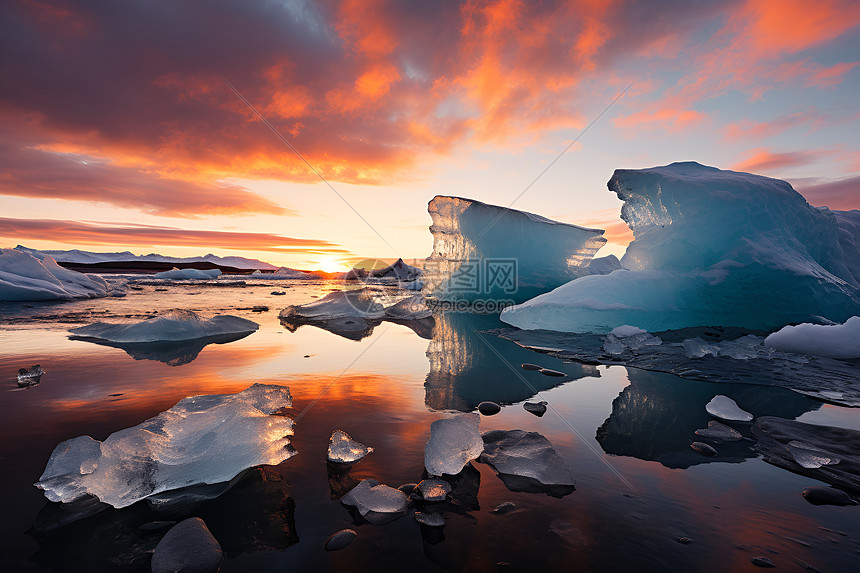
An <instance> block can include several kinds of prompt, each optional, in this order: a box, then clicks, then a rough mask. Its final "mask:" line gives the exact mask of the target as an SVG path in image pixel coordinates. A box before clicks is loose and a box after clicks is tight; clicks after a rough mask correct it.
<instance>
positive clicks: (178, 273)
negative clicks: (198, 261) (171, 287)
mask: <svg viewBox="0 0 860 573" xmlns="http://www.w3.org/2000/svg"><path fill="white" fill-rule="evenodd" d="M219 276H221V271H220V270H219V269H190V268H189V269H177V268H176V267H174V268H172V269H170V270H169V271H162V272H160V273H155V274H154V275H152V278H154V279H166V280H171V281H178V280H187V279H193V280H202V281H206V280H210V279H217V278H218V277H219Z"/></svg>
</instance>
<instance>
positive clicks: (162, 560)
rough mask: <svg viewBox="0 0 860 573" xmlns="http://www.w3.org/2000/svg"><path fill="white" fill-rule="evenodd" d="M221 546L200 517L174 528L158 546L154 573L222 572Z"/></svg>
mask: <svg viewBox="0 0 860 573" xmlns="http://www.w3.org/2000/svg"><path fill="white" fill-rule="evenodd" d="M221 560H222V553H221V545H219V544H218V540H216V539H215V538H214V537H212V534H211V533H210V532H209V528H207V527H206V524H205V523H204V522H203V520H202V519H200V518H199V517H190V518H188V519H186V520H185V521H181V522H179V523H178V524H176V525H174V526H173V527H172V528H171V529H170V531H168V532H167V534H166V535H165V536H164V537H163V538H162V539H161V541H159V542H158V545H156V546H155V552H154V553H153V554H152V573H177V572H182V573H210V572H211V573H214V572H217V571H218V570H219V569H220V568H221Z"/></svg>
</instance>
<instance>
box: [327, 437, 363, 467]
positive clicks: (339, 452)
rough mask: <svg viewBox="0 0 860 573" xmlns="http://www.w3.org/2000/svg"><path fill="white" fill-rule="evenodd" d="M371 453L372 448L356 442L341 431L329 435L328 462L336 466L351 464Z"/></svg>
mask: <svg viewBox="0 0 860 573" xmlns="http://www.w3.org/2000/svg"><path fill="white" fill-rule="evenodd" d="M372 451H373V448H371V447H370V446H365V445H364V444H360V443H358V442H356V441H355V440H353V439H352V438H351V437H350V436H349V434H347V433H346V432H344V431H343V430H335V431H333V432H332V433H331V438H330V439H329V442H328V461H330V462H334V463H337V464H351V463H353V462H357V461H358V460H360V459H361V458H363V457H364V456H366V455H367V454H369V453H370V452H372Z"/></svg>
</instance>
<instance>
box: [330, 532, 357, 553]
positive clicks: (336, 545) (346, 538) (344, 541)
mask: <svg viewBox="0 0 860 573" xmlns="http://www.w3.org/2000/svg"><path fill="white" fill-rule="evenodd" d="M356 537H358V533H356V532H355V530H354V529H341V530H340V531H335V532H334V533H332V534H331V536H330V537H329V538H328V539H327V540H326V542H325V550H326V551H339V550H341V549H343V548H344V547H346V546H347V545H349V544H350V543H352V542H353V541H354V540H355V538H356Z"/></svg>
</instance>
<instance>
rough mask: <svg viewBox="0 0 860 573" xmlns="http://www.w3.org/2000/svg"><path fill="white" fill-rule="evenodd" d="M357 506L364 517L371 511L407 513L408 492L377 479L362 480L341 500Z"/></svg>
mask: <svg viewBox="0 0 860 573" xmlns="http://www.w3.org/2000/svg"><path fill="white" fill-rule="evenodd" d="M340 501H341V502H342V503H343V504H344V505H350V506H353V507H355V508H356V509H357V510H358V513H360V514H361V515H362V516H363V517H364V516H366V515H367V514H368V513H370V512H374V513H387V514H392V515H398V514H399V515H402V514H404V513H406V494H404V493H403V492H402V491H400V490H396V489H394V488H393V487H388V486H387V485H383V484H380V483H379V482H378V481H376V480H375V479H365V480H361V482H359V484H358V485H357V486H355V487H354V488H352V489H351V490H350V491H349V493H347V494H346V495H345V496H343V497H342V498H341V500H340Z"/></svg>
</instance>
